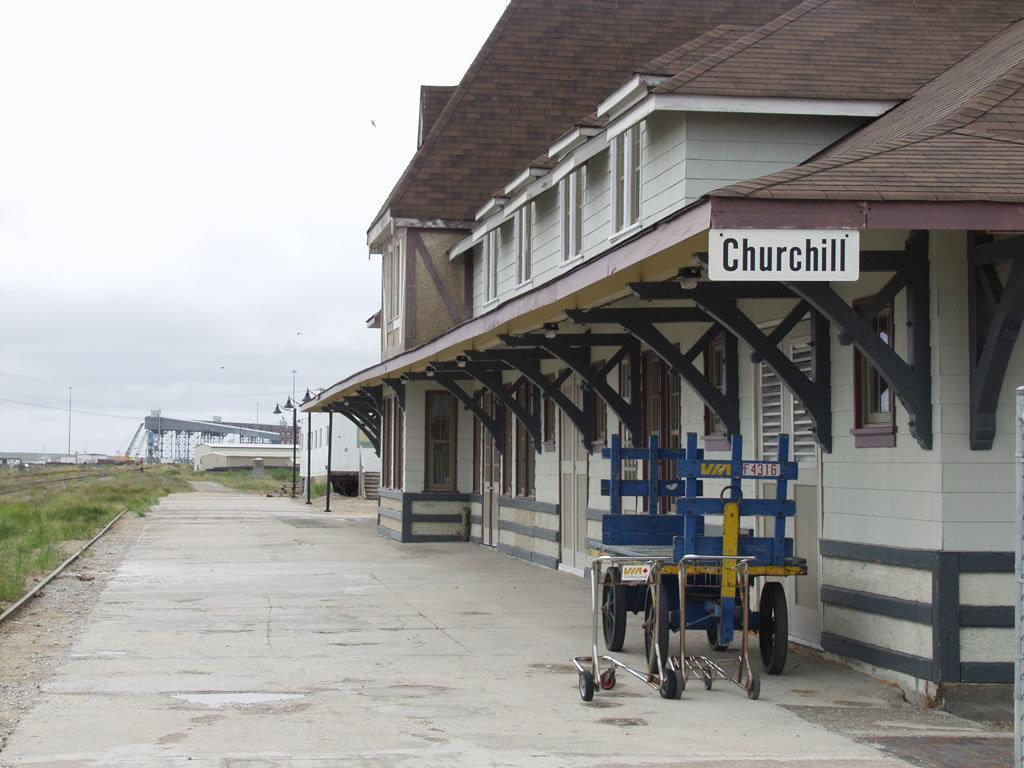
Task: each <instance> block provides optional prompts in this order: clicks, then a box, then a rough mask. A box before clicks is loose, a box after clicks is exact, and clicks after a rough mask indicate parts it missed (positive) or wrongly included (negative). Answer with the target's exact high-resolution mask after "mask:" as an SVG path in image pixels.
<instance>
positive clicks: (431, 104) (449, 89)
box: [416, 85, 458, 149]
mask: <svg viewBox="0 0 1024 768" xmlns="http://www.w3.org/2000/svg"><path fill="white" fill-rule="evenodd" d="M457 87H458V86H456V85H421V86H420V130H419V138H418V139H417V142H416V148H417V149H419V148H420V147H422V146H423V141H424V139H426V138H427V136H429V135H430V129H431V128H433V127H434V123H436V122H437V118H439V117H440V116H441V112H442V111H444V106H445V104H447V103H448V102H449V101H450V100H451V98H452V94H453V93H455V89H456V88H457Z"/></svg>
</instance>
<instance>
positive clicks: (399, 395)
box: [384, 379, 405, 411]
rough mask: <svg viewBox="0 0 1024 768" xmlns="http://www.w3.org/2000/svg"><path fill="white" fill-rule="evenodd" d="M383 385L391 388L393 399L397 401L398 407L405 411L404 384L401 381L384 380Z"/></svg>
mask: <svg viewBox="0 0 1024 768" xmlns="http://www.w3.org/2000/svg"><path fill="white" fill-rule="evenodd" d="M384 383H385V384H387V385H388V387H390V388H391V391H392V392H394V393H395V399H397V400H398V407H399V408H401V409H402V410H403V411H404V410H405V382H403V381H402V380H401V379H384Z"/></svg>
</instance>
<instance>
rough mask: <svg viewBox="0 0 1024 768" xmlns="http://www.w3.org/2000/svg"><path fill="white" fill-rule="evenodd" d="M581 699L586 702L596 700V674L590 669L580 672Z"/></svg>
mask: <svg viewBox="0 0 1024 768" xmlns="http://www.w3.org/2000/svg"><path fill="white" fill-rule="evenodd" d="M580 698H581V699H583V700H584V701H590V700H591V699H593V698H594V674H593V673H592V672H591V671H590V670H589V669H584V670H583V671H582V672H580Z"/></svg>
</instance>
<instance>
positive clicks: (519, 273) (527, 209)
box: [513, 202, 534, 287]
mask: <svg viewBox="0 0 1024 768" xmlns="http://www.w3.org/2000/svg"><path fill="white" fill-rule="evenodd" d="M533 223H534V203H532V202H530V203H527V204H526V205H524V206H523V207H522V208H520V209H518V210H517V211H516V213H515V218H514V222H513V226H514V228H515V243H516V287H519V286H522V285H527V284H529V283H530V282H531V281H532V279H533Z"/></svg>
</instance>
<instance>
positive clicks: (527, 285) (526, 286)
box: [512, 277, 533, 293]
mask: <svg viewBox="0 0 1024 768" xmlns="http://www.w3.org/2000/svg"><path fill="white" fill-rule="evenodd" d="M531 288H533V278H532V277H531V278H530V279H529V280H524V281H523V282H521V283H519V284H518V285H516V286H515V287H514V288H513V289H512V293H522V292H523V291H528V290H530V289H531Z"/></svg>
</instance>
